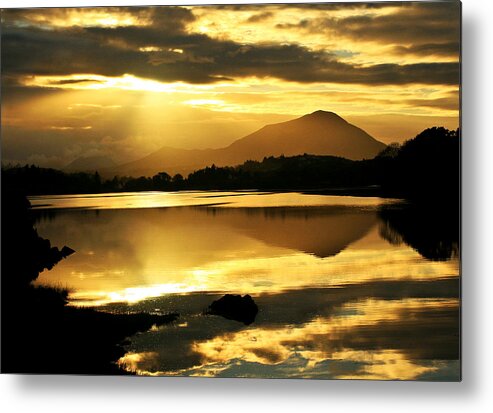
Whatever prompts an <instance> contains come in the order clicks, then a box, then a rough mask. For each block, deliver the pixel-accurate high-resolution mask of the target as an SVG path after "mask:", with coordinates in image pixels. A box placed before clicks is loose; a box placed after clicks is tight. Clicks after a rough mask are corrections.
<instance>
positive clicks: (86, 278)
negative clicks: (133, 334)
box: [37, 201, 458, 305]
mask: <svg viewBox="0 0 493 413" xmlns="http://www.w3.org/2000/svg"><path fill="white" fill-rule="evenodd" d="M326 202H327V201H326ZM255 211H256V212H255ZM259 211H263V213H260V212H259ZM265 211H268V212H265ZM37 227H38V231H39V233H40V234H41V235H43V236H45V237H46V238H48V239H50V240H52V242H53V244H54V245H69V246H71V247H72V248H73V249H75V250H76V254H74V255H73V256H71V257H70V259H68V260H64V261H62V262H61V263H59V264H58V265H57V266H55V267H54V268H53V270H51V271H47V272H44V273H42V274H41V276H40V277H39V279H38V283H41V284H51V285H62V286H67V287H69V288H70V289H71V290H72V293H71V294H70V297H69V298H70V300H71V302H72V303H74V304H77V305H104V304H107V303H110V302H121V301H125V302H130V303H133V302H137V301H141V300H145V299H146V298H149V297H157V296H161V295H163V294H174V293H190V292H196V291H210V292H230V291H235V292H237V293H248V294H260V293H272V292H276V291H283V290H287V289H296V288H303V287H307V286H338V285H344V284H348V283H361V282H367V281H369V280H384V279H394V280H395V279H403V278H406V279H416V280H419V279H423V280H425V279H433V278H443V277H451V276H455V275H456V274H457V272H458V260H451V261H441V262H440V261H437V262H429V261H427V260H424V259H423V258H422V257H421V256H420V255H419V254H418V253H417V252H416V251H414V250H413V249H412V248H409V247H408V246H407V245H405V244H400V245H390V244H389V243H388V242H387V241H385V240H384V239H382V237H381V236H380V234H379V224H378V219H377V214H376V211H375V210H374V209H364V208H363V209H356V208H343V209H335V210H333V209H330V208H329V209H312V210H310V211H309V212H307V211H306V208H301V209H298V208H267V209H258V210H255V209H239V208H238V209H236V208H234V209H223V208H221V209H216V208H211V207H207V208H168V209H146V210H113V211H69V212H62V213H58V214H57V215H56V217H55V218H54V219H49V218H45V219H43V220H41V221H40V222H38V224H37Z"/></svg>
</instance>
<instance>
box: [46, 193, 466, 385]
mask: <svg viewBox="0 0 493 413" xmlns="http://www.w3.org/2000/svg"><path fill="white" fill-rule="evenodd" d="M182 195H183V198H180V193H174V194H173V196H172V199H173V203H172V204H170V205H162V204H160V203H159V202H161V201H159V202H155V201H156V198H155V195H152V194H150V195H149V196H151V197H154V198H153V203H152V205H153V206H156V205H157V206H160V207H161V208H138V207H135V205H134V206H131V207H130V208H129V209H124V208H123V207H122V205H124V204H125V202H126V201H125V199H119V200H118V206H117V207H116V208H120V209H111V205H109V204H108V205H106V206H105V207H104V208H102V209H99V208H97V207H95V206H94V205H95V204H98V205H100V204H101V203H104V202H105V201H104V200H101V198H98V199H97V200H96V201H95V200H94V199H90V200H89V203H88V204H87V205H85V204H84V202H82V203H81V201H80V199H77V200H76V202H75V203H72V204H71V202H73V200H72V199H70V197H65V198H64V200H63V206H64V207H65V208H67V206H68V209H45V210H41V209H40V210H38V211H37V213H38V222H37V227H38V231H39V233H40V235H42V236H44V237H46V238H49V239H50V240H52V242H53V243H54V244H55V245H65V244H66V245H70V246H71V247H72V248H74V249H75V250H76V251H77V254H74V255H73V256H72V257H70V259H68V260H65V261H63V262H62V263H60V264H59V265H58V266H57V267H55V268H54V269H53V270H52V271H50V272H45V273H43V274H41V276H40V277H39V280H38V282H39V283H42V284H57V285H60V284H61V285H67V286H68V287H70V288H72V289H73V293H72V295H71V297H70V299H71V302H72V304H76V305H98V306H102V308H104V309H106V310H108V311H113V312H127V311H137V310H138V311H149V312H168V311H177V312H179V313H180V318H179V319H178V321H177V323H175V324H174V325H166V326H163V327H160V328H156V329H152V330H151V331H149V332H147V333H144V334H139V335H137V336H135V337H133V338H132V339H131V340H130V344H129V345H128V353H127V354H126V355H125V356H124V357H123V358H122V359H121V360H120V363H121V364H122V365H123V366H125V367H126V368H127V369H129V370H133V371H136V372H137V373H139V374H147V375H200V376H223V377H293V378H294V377H297V378H299V377H307V378H361V379H370V378H371V379H419V380H458V379H459V377H460V364H459V260H458V256H459V236H458V234H459V231H458V228H459V220H458V213H457V211H456V209H454V208H446V209H439V208H438V207H432V206H427V207H423V206H421V207H416V206H412V205H406V204H403V203H398V202H395V201H391V200H381V201H380V200H379V199H378V198H376V199H375V198H366V199H365V198H355V197H331V196H311V195H310V196H308V195H301V194H281V196H279V195H278V194H274V197H269V195H270V194H256V193H240V194H231V193H228V194H221V193H219V194H217V193H214V194H210V193H200V192H197V193H186V194H182ZM211 195H214V196H211ZM287 195H289V197H288V196H287ZM129 196H130V195H129ZM159 196H161V195H159ZM307 197H308V198H307ZM161 198H162V199H165V198H166V197H165V196H161ZM107 199H109V200H110V201H108V202H111V199H112V197H107ZM144 199H145V197H144V198H143V195H139V202H140V204H142V202H143V200H144ZM166 199H170V198H169V197H167V198H166ZM204 200H206V203H207V204H208V205H204V204H203V202H204ZM38 202H39V204H49V203H51V204H54V205H53V206H54V207H56V206H57V201H56V200H54V199H53V197H52V198H50V199H48V200H47V199H38ZM256 202H258V203H259V205H261V206H260V207H255V204H256ZM129 203H130V204H132V201H131V200H129ZM286 204H288V205H286ZM176 205H180V206H176ZM74 206H76V207H77V209H76V208H74ZM84 207H87V208H93V209H80V208H84ZM94 208H97V209H94ZM227 293H231V294H250V295H251V296H252V297H253V298H254V300H255V303H256V304H257V305H258V308H259V313H258V315H257V317H256V319H255V322H254V323H253V324H251V325H249V326H245V325H244V324H242V323H239V322H236V321H233V320H227V319H224V318H222V317H218V316H212V315H205V314H204V310H205V309H206V308H207V307H208V306H209V305H210V304H211V303H212V302H213V301H214V300H216V299H218V298H219V297H221V296H222V295H223V294H227Z"/></svg>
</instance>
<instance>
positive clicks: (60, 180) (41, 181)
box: [2, 127, 460, 198]
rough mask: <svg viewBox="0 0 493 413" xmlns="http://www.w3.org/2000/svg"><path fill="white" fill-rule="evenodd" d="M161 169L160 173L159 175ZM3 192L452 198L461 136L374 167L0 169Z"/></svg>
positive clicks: (405, 147)
mask: <svg viewBox="0 0 493 413" xmlns="http://www.w3.org/2000/svg"><path fill="white" fill-rule="evenodd" d="M163 169H164V168H163ZM2 178H3V183H2V186H5V185H6V186H7V188H9V187H10V188H12V189H17V190H21V191H22V192H24V193H26V194H28V195H38V194H73V193H99V192H124V191H176V190H190V189H201V190H209V189H210V190H221V189H228V190H229V189H231V190H232V189H260V190H288V189H307V190H308V189H337V188H339V189H341V190H344V189H349V188H354V187H370V186H371V187H374V188H376V190H377V191H378V192H379V193H380V194H381V195H382V196H401V197H408V198H417V197H434V198H436V197H447V198H449V197H451V196H458V193H459V187H460V131H459V130H455V131H450V130H448V129H445V128H442V127H434V128H430V129H426V130H424V131H423V132H421V133H420V134H418V135H417V136H416V137H415V138H413V139H410V140H408V141H406V142H404V143H403V144H402V145H399V144H391V145H389V146H387V148H385V149H384V150H383V151H382V152H381V153H380V154H379V155H377V156H376V157H375V158H373V159H368V160H361V161H352V160H349V159H345V158H340V157H334V156H319V155H310V154H303V155H298V156H290V157H285V156H279V157H273V156H271V157H265V158H264V159H263V160H262V161H252V160H249V161H246V162H244V163H243V164H241V165H238V166H225V167H218V166H216V165H211V166H208V167H206V168H203V169H200V170H197V171H194V172H192V173H190V174H189V175H188V176H187V177H183V176H182V175H180V174H176V175H174V176H171V175H170V174H168V173H166V172H160V173H158V174H156V175H154V176H152V177H145V176H141V177H138V178H135V177H118V176H115V177H114V178H112V179H106V180H105V179H102V178H101V176H100V175H99V174H98V172H95V173H84V172H78V173H65V172H62V171H59V170H55V169H49V168H40V167H37V166H34V165H25V166H14V167H12V166H10V167H2Z"/></svg>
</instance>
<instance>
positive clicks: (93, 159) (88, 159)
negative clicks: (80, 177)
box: [63, 156, 117, 172]
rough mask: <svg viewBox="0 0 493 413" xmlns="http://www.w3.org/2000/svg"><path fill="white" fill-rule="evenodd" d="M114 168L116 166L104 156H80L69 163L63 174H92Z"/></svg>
mask: <svg viewBox="0 0 493 413" xmlns="http://www.w3.org/2000/svg"><path fill="white" fill-rule="evenodd" d="M116 166H117V164H116V163H115V162H114V161H113V160H112V159H110V158H108V157H106V156H81V157H79V158H77V159H75V160H74V161H72V162H70V163H69V164H68V165H67V166H65V168H63V170H64V171H65V172H94V171H98V170H100V169H108V168H114V167H116Z"/></svg>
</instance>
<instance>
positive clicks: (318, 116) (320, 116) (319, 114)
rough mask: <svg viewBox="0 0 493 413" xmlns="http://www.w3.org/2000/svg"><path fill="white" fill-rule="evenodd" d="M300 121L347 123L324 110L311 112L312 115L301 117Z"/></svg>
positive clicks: (335, 114) (336, 115)
mask: <svg viewBox="0 0 493 413" xmlns="http://www.w3.org/2000/svg"><path fill="white" fill-rule="evenodd" d="M301 119H313V120H336V121H343V122H345V123H347V122H346V121H345V120H344V119H343V118H341V117H340V116H339V115H338V114H337V113H334V112H329V111H326V110H316V111H315V112H312V113H309V114H308V115H305V116H302V117H301Z"/></svg>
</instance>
